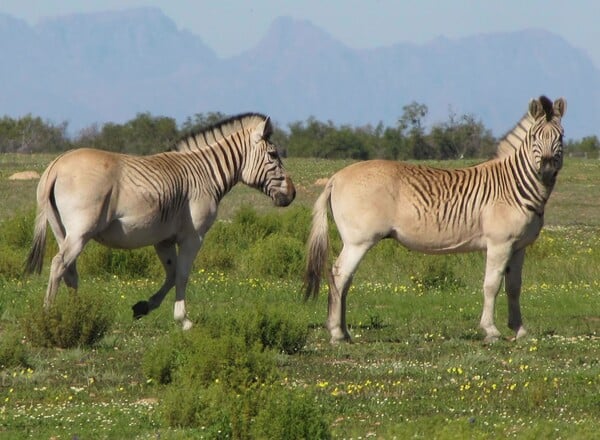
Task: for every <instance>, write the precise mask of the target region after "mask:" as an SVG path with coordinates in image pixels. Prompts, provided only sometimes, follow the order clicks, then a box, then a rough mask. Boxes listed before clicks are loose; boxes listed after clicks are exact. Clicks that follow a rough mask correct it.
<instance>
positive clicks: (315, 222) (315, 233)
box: [304, 179, 333, 300]
mask: <svg viewBox="0 0 600 440" xmlns="http://www.w3.org/2000/svg"><path fill="white" fill-rule="evenodd" d="M332 186H333V179H329V182H327V185H326V186H325V189H324V190H323V192H322V193H321V195H320V196H319V198H318V199H317V201H316V202H315V205H314V207H313V214H312V226H311V230H310V235H309V237H308V244H307V253H306V271H305V273H304V299H305V300H308V298H310V297H311V296H312V297H313V298H315V297H316V296H317V294H318V293H319V288H320V287H321V277H322V276H323V272H324V271H325V267H326V265H327V256H328V253H329V234H328V227H329V225H328V223H327V210H328V209H329V205H330V199H331V188H332Z"/></svg>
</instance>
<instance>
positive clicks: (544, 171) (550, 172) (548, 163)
mask: <svg viewBox="0 0 600 440" xmlns="http://www.w3.org/2000/svg"><path fill="white" fill-rule="evenodd" d="M559 170H560V164H558V163H557V161H556V160H555V159H554V158H553V157H549V158H543V159H542V164H541V167H540V177H541V180H542V183H543V184H544V185H545V186H549V187H551V186H553V185H554V184H555V183H556V176H557V175H558V171H559Z"/></svg>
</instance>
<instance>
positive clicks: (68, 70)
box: [0, 8, 600, 138]
mask: <svg viewBox="0 0 600 440" xmlns="http://www.w3.org/2000/svg"><path fill="white" fill-rule="evenodd" d="M0 53H2V58H3V60H2V63H0V115H4V114H6V115H9V116H13V117H16V116H20V115H23V114H26V113H32V114H34V115H39V116H42V117H44V118H48V119H50V120H52V121H54V122H57V123H58V122H62V121H64V120H66V121H68V122H69V126H70V128H71V130H72V131H77V130H79V129H81V128H82V127H84V126H87V125H90V124H92V123H94V122H98V123H103V122H108V121H114V122H123V121H126V120H128V119H131V118H133V117H135V115H136V113H138V112H143V111H149V112H151V113H152V114H155V115H166V116H172V117H175V118H177V120H179V121H183V120H184V119H185V118H186V117H188V116H192V115H193V114H195V113H199V112H209V111H221V112H224V113H228V114H233V113H239V112H244V111H260V112H264V113H267V114H270V115H271V116H272V117H273V118H274V119H275V120H276V121H277V122H279V123H281V124H283V125H286V124H287V123H289V122H292V121H298V120H306V119H307V118H308V117H309V116H314V117H316V118H317V119H320V120H323V121H325V120H331V121H333V122H335V123H338V124H342V123H350V124H356V125H364V124H368V123H371V124H376V123H378V122H379V121H383V122H384V123H385V124H388V125H392V124H395V122H396V120H397V119H398V117H399V116H401V115H402V107H403V106H405V105H407V104H410V103H411V102H413V101H416V102H419V103H424V104H426V105H427V106H428V108H429V116H428V119H427V122H429V123H434V122H440V121H446V120H447V119H448V115H449V112H454V113H456V114H458V115H460V114H464V113H470V114H473V115H475V116H476V117H478V118H480V119H481V120H482V121H483V123H484V124H485V125H486V126H487V127H490V128H492V129H493V130H494V133H495V134H497V135H499V134H502V133H503V132H504V131H506V130H508V129H509V128H511V127H512V124H514V123H515V122H516V121H517V120H518V119H519V118H520V117H521V116H522V114H523V113H524V112H525V110H526V108H527V103H528V101H529V99H530V98H532V97H536V96H538V95H540V94H547V95H548V96H550V97H551V98H556V97H558V96H564V97H566V98H567V101H568V111H567V116H566V117H565V122H564V125H565V129H566V131H567V135H568V136H569V137H575V138H579V137H582V136H586V135H590V134H596V135H600V118H599V115H600V71H599V70H598V69H597V68H596V67H595V66H594V65H593V63H592V62H591V61H590V59H589V58H588V57H587V56H586V55H585V54H584V53H583V52H582V51H580V50H578V49H576V48H574V47H573V46H571V45H569V43H567V42H566V41H565V40H564V39H562V38H561V37H559V36H557V35H555V34H552V33H550V32H546V31H540V30H526V31H521V32H513V33H497V34H487V35H477V36H472V37H469V38H463V39H456V40H454V39H453V40H450V39H446V38H437V39H435V40H432V41H430V42H429V43H427V44H423V45H416V44H409V43H399V44H397V45H393V46H389V47H381V48H376V49H370V50H355V49H352V48H350V47H347V46H345V45H344V44H342V43H341V42H339V41H337V40H336V39H335V38H333V37H332V36H331V35H329V34H328V33H327V32H325V31H323V30H322V29H320V28H318V27H316V26H314V25H313V24H311V23H310V22H308V21H300V20H294V19H291V18H285V17H283V18H279V19H277V20H275V21H274V22H273V23H272V25H271V27H270V28H269V30H268V31H267V33H266V35H265V36H264V38H263V39H262V40H261V41H260V42H259V43H258V44H257V45H256V47H254V48H252V49H250V50H248V51H246V52H244V53H242V54H240V55H238V56H235V57H231V58H227V59H220V58H218V57H217V56H216V55H215V53H214V51H212V50H211V49H210V48H209V47H207V46H206V45H205V44H204V43H203V42H202V39H201V38H200V37H198V36H195V35H193V34H191V33H190V32H187V31H184V30H181V29H178V28H177V26H176V25H175V23H174V22H173V21H172V20H171V19H169V18H168V17H166V16H165V15H164V14H163V13H162V12H161V11H160V10H158V9H155V8H140V9H132V10H128V11H119V12H105V13H95V14H77V15H70V16H63V17H57V18H53V19H47V20H44V21H42V22H40V23H39V24H37V25H36V26H29V25H28V24H27V23H25V22H24V21H22V20H18V19H16V18H13V17H11V16H8V15H2V14H0Z"/></svg>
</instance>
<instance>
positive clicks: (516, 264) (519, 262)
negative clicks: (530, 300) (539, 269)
mask: <svg viewBox="0 0 600 440" xmlns="http://www.w3.org/2000/svg"><path fill="white" fill-rule="evenodd" d="M524 260H525V248H523V249H519V250H517V251H515V252H514V253H513V254H512V256H511V257H510V260H509V261H508V265H507V266H506V274H505V275H504V288H505V290H506V295H507V297H508V327H509V328H510V329H512V330H514V331H515V333H516V335H515V338H516V339H519V338H521V337H523V336H525V335H526V334H527V331H526V330H525V327H523V320H522V319H521V306H520V304H519V297H520V296H521V274H522V272H523V262H524Z"/></svg>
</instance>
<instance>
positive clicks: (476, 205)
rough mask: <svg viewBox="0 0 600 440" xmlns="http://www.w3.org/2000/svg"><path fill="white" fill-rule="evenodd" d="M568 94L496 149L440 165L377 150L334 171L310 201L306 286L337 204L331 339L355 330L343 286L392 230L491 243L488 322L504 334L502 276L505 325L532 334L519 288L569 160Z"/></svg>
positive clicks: (408, 236) (317, 267)
mask: <svg viewBox="0 0 600 440" xmlns="http://www.w3.org/2000/svg"><path fill="white" fill-rule="evenodd" d="M565 110H566V102H565V100H564V99H562V98H561V99H558V100H556V101H555V102H554V103H553V102H552V101H550V100H549V99H548V98H546V97H544V96H542V97H540V98H539V99H536V100H532V101H531V102H530V104H529V110H528V113H527V114H526V115H525V116H524V117H523V119H522V120H521V121H520V122H519V123H518V124H517V126H515V128H514V129H513V130H512V131H511V132H510V133H509V134H508V135H506V136H505V138H504V139H503V140H502V141H501V142H500V144H499V147H498V150H497V154H496V157H495V158H493V159H491V160H489V161H487V162H483V163H481V164H479V165H475V166H472V167H468V168H461V169H452V170H451V169H438V168H432V167H427V166H423V165H412V164H408V163H401V162H393V161H383V160H373V161H366V162H358V163H355V164H353V165H350V166H348V167H346V168H344V169H342V170H341V171H339V172H337V173H336V174H335V175H334V176H333V177H331V178H330V179H329V181H328V182H327V185H326V186H325V189H324V191H323V193H322V194H321V195H320V196H319V198H318V199H317V201H316V203H315V205H314V209H313V220H312V228H311V232H310V236H309V239H308V246H307V249H308V250H307V265H306V273H305V295H306V297H307V298H308V297H310V296H316V295H317V293H318V291H319V287H320V281H321V276H322V275H323V273H324V272H325V270H326V265H327V254H328V248H329V244H328V241H329V238H328V225H327V211H328V207H330V208H331V211H332V214H333V218H334V220H335V223H336V225H337V228H338V231H339V233H340V236H341V239H342V242H343V248H342V251H341V253H340V255H339V256H338V258H337V260H336V261H335V263H334V265H333V267H332V268H331V270H330V271H328V275H329V306H328V318H327V328H328V329H329V332H330V334H331V340H332V342H336V341H340V340H350V334H349V333H348V328H347V325H346V296H347V294H348V289H349V287H350V283H351V281H352V277H353V274H354V272H355V270H356V268H357V267H358V264H359V262H360V261H361V259H362V258H363V256H364V255H365V253H366V252H367V251H368V250H369V249H370V248H371V247H372V246H373V245H374V244H375V243H377V242H378V241H380V240H381V239H384V238H395V239H396V240H398V241H399V242H400V243H401V244H403V245H404V246H406V247H407V248H409V249H411V250H416V251H421V252H425V253H456V252H470V251H476V250H485V251H486V269H485V280H484V283H483V293H484V301H483V313H482V316H481V322H480V325H481V328H482V329H483V330H484V331H485V334H486V340H487V341H493V340H496V339H497V338H498V337H499V336H500V332H499V331H498V329H497V328H496V326H495V325H494V304H495V299H496V296H497V293H498V291H499V289H500V285H501V282H502V278H503V277H504V281H505V289H506V293H507V296H508V326H509V327H510V328H511V329H512V330H514V331H515V333H516V337H517V338H519V337H522V336H523V335H525V333H526V332H525V328H524V327H523V323H522V319H521V311H520V305H519V296H520V292H521V272H522V267H523V261H524V257H525V247H526V246H527V245H529V244H531V243H532V242H534V241H535V239H536V238H537V236H538V234H539V232H540V230H541V228H542V226H543V222H544V207H545V205H546V202H547V200H548V197H549V196H550V193H551V192H552V189H553V187H554V183H555V181H556V176H557V174H558V171H559V170H560V169H561V167H562V160H563V158H562V156H563V128H562V125H561V118H562V116H563V115H564V113H565Z"/></svg>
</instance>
